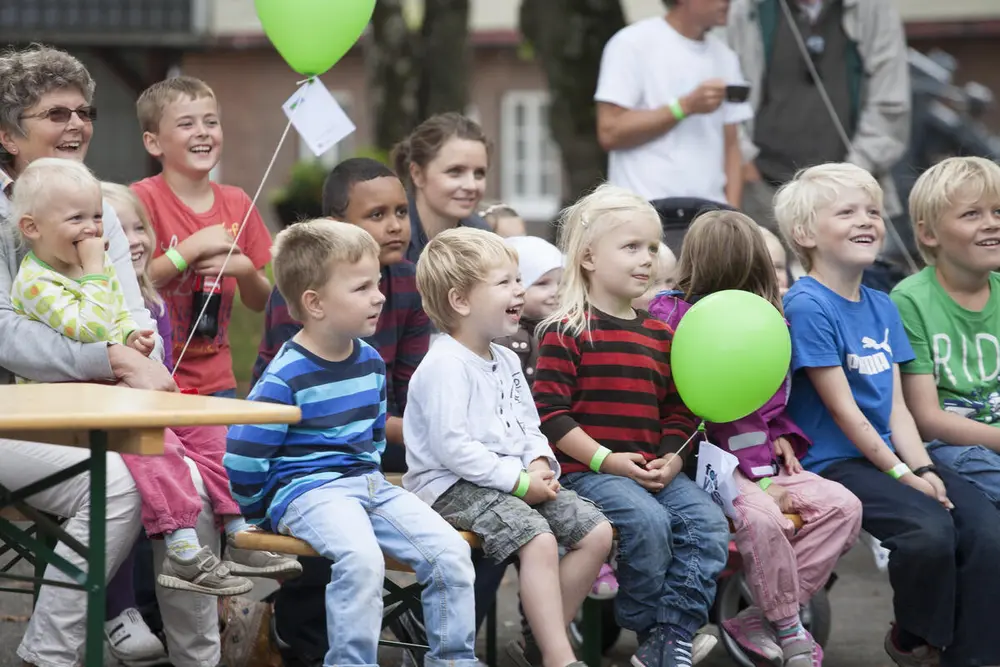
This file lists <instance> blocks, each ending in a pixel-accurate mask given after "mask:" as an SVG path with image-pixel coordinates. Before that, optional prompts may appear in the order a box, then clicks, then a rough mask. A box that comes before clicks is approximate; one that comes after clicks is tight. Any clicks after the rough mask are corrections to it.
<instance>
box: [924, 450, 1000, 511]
mask: <svg viewBox="0 0 1000 667" xmlns="http://www.w3.org/2000/svg"><path fill="white" fill-rule="evenodd" d="M927 451H928V452H929V453H930V455H931V458H933V459H934V462H935V463H938V464H941V465H946V466H948V467H949V468H951V469H952V470H954V471H955V472H957V473H958V474H959V475H961V476H962V477H964V478H965V479H966V480H968V481H969V482H971V483H972V485H973V486H975V487H976V488H977V489H979V490H980V491H981V492H982V494H983V495H985V496H986V497H987V498H989V500H990V502H991V503H993V504H994V505H995V506H996V507H997V508H998V509H1000V454H998V453H997V452H994V451H993V450H992V449H987V448H986V447H983V446H982V445H972V446H966V445H949V444H948V443H946V442H941V441H940V440H935V441H934V442H931V443H928V445H927Z"/></svg>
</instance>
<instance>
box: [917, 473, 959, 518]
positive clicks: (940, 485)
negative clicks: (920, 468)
mask: <svg viewBox="0 0 1000 667" xmlns="http://www.w3.org/2000/svg"><path fill="white" fill-rule="evenodd" d="M920 479H922V480H924V481H925V482H927V483H928V484H930V485H931V486H932V487H934V497H935V498H937V499H938V502H940V503H941V504H942V505H944V508H945V509H949V510H953V509H955V505H954V504H953V503H952V502H951V499H950V498H948V491H947V489H945V486H944V482H943V481H942V480H941V478H940V477H938V476H937V474H935V473H933V472H925V473H924V474H923V475H921V476H920Z"/></svg>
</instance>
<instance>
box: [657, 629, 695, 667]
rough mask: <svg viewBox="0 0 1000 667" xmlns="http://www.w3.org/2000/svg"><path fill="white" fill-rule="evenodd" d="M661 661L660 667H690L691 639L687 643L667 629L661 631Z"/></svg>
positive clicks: (692, 646)
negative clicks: (662, 639)
mask: <svg viewBox="0 0 1000 667" xmlns="http://www.w3.org/2000/svg"><path fill="white" fill-rule="evenodd" d="M663 637H664V641H663V661H662V662H661V663H660V665H661V667H691V664H692V655H691V650H692V649H693V648H694V644H693V638H692V641H688V640H687V639H685V638H682V637H681V636H680V635H678V634H677V631H676V630H672V629H670V628H669V627H668V628H665V629H664V631H663Z"/></svg>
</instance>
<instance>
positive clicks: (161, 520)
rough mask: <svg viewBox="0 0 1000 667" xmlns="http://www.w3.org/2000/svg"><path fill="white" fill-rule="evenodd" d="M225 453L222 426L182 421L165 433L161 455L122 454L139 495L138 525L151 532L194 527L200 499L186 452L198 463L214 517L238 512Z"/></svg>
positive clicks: (224, 432)
mask: <svg viewBox="0 0 1000 667" xmlns="http://www.w3.org/2000/svg"><path fill="white" fill-rule="evenodd" d="M225 453H226V427H225V426H184V427H176V428H173V429H167V430H166V432H165V433H164V440H163V455H162V456H139V455H137V454H126V455H124V456H122V459H123V460H124V461H125V465H126V466H127V467H128V470H129V472H130V473H131V474H132V479H134V480H135V486H136V488H137V489H138V490H139V495H140V497H141V498H142V525H143V527H144V528H145V529H146V534H147V535H149V536H150V537H153V536H155V535H162V534H163V533H172V532H174V531H175V530H177V529H179V528H194V527H195V526H196V525H197V523H198V515H199V514H200V513H201V509H202V508H201V499H200V497H199V496H198V491H197V490H196V489H195V487H194V482H193V481H192V480H191V470H190V469H189V468H188V465H187V463H186V462H185V461H184V459H185V457H186V458H189V459H191V461H192V462H193V463H194V464H195V465H196V466H198V472H200V473H201V478H202V480H203V481H204V483H205V491H206V492H207V494H208V498H209V500H210V501H211V503H212V511H213V512H214V514H215V516H216V518H217V521H219V520H221V518H222V517H226V516H239V514H240V508H239V506H238V505H237V504H236V501H235V500H233V497H232V495H231V494H230V492H229V477H228V476H227V475H226V470H225V468H223V467H222V455H223V454H225Z"/></svg>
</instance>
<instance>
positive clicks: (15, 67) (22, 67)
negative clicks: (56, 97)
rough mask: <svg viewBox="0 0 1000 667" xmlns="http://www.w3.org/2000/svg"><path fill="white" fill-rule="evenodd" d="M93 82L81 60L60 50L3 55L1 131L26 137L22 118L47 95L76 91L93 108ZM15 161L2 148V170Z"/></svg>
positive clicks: (32, 48) (46, 48)
mask: <svg viewBox="0 0 1000 667" xmlns="http://www.w3.org/2000/svg"><path fill="white" fill-rule="evenodd" d="M94 87H95V84H94V79H93V78H91V76H90V72H88V71H87V68H86V67H84V66H83V63H81V62H80V61H79V60H77V59H76V58H74V57H73V56H71V55H70V54H68V53H66V52H65V51H61V50H59V49H54V48H52V47H49V46H45V45H43V44H32V45H31V46H29V47H28V48H26V49H20V50H17V49H11V50H9V51H7V52H5V53H3V54H2V55H0V130H4V131H8V132H17V133H18V134H21V135H23V134H24V130H23V128H22V127H21V116H22V115H24V112H25V111H26V110H28V109H30V108H31V107H33V106H35V105H36V104H38V101H39V100H40V99H42V97H44V96H45V95H46V94H47V93H51V92H52V91H55V90H61V89H63V88H76V89H78V90H79V91H80V93H81V94H82V95H83V97H84V98H85V99H86V100H87V104H90V103H91V101H92V100H93V99H94ZM12 160H13V156H11V155H10V154H9V153H8V152H7V151H6V150H5V149H4V148H3V147H2V146H0V166H6V165H8V164H10V163H11V162H12Z"/></svg>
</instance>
